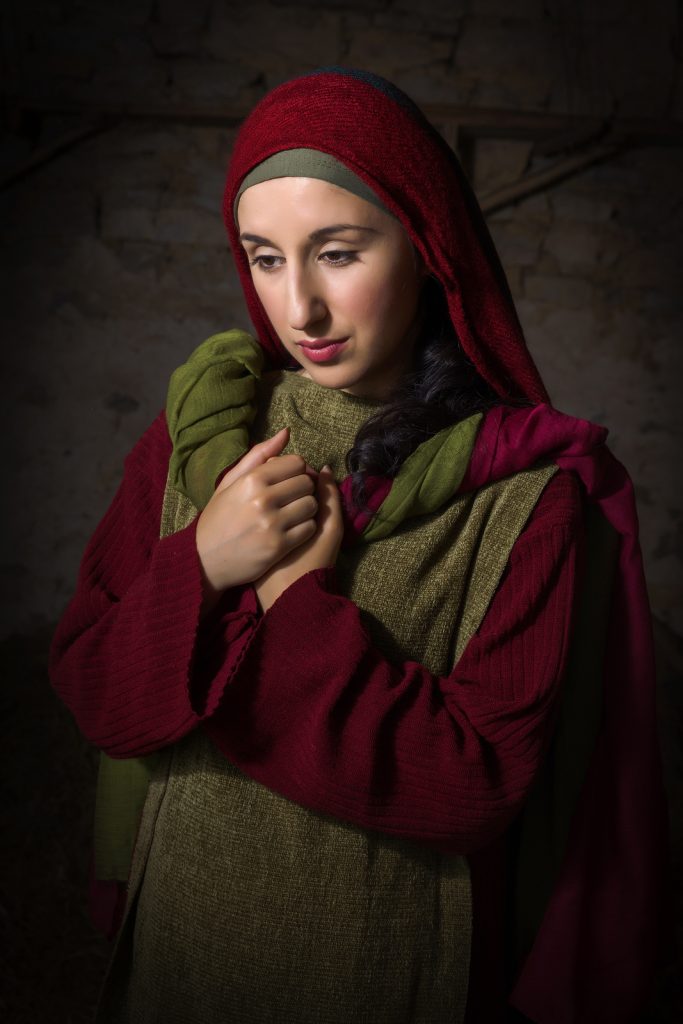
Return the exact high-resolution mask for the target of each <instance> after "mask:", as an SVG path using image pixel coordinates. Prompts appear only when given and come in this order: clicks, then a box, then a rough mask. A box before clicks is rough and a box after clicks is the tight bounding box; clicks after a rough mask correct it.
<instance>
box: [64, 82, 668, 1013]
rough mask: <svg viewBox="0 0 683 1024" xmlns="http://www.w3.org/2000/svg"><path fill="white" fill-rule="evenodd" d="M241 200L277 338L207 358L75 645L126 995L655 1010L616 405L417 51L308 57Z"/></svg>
mask: <svg viewBox="0 0 683 1024" xmlns="http://www.w3.org/2000/svg"><path fill="white" fill-rule="evenodd" d="M223 215H224V219H225V223H226V228H227V231H228V235H229V238H230V243H231V247H232V250H233V254H234V257H235V260H236V263H237V268H238V271H239V274H240V277H241V281H242V285H243V288H244V293H245V297H246V300H247V304H248V308H249V312H250V315H251V317H252V321H253V324H254V327H255V330H256V333H257V340H256V339H254V338H252V337H251V336H250V335H247V334H246V333H245V332H243V331H240V330H231V331H227V332H225V333H224V334H219V335H215V336H212V337H211V338H209V339H207V341H206V342H204V343H203V344H202V345H200V346H199V348H198V349H197V350H196V352H195V353H193V355H192V356H191V357H190V359H189V360H188V362H187V363H186V364H185V365H184V366H182V367H180V368H179V369H178V370H177V371H176V373H175V374H174V375H173V378H172V380H171V384H170V387H169V396H168V402H167V406H166V410H165V413H164V414H161V415H160V416H159V417H158V418H157V420H156V421H155V423H154V424H153V425H152V426H151V427H150V429H149V430H148V431H147V432H146V434H145V435H144V436H143V438H142V439H141V440H140V441H139V442H138V444H137V445H136V447H135V449H134V450H133V451H132V452H131V454H130V455H129V457H128V459H127V463H126V471H125V476H124V480H123V483H122V485H121V487H120V489H119V492H118V493H117V495H116V497H115V499H114V501H113V503H112V506H111V507H110V509H109V511H108V513H107V515H106V516H105V518H104V520H103V521H102V523H101V524H100V526H99V527H98V530H97V532H96V534H95V535H94V537H93V538H92V540H91V542H90V545H89V547H88V550H87V551H86V554H85V556H84V561H83V565H82V567H81V573H80V576H79V584H78V591H77V593H76V595H75V597H74V599H73V600H72V602H71V604H70V606H69V608H68V609H67V612H66V614H65V616H64V619H63V620H62V622H61V623H60V626H59V629H58V631H57V634H56V636H55V640H54V643H53V649H52V662H51V674H52V679H53V682H54V685H55V687H56V688H57V690H58V691H59V693H60V694H61V696H62V697H63V699H64V700H65V701H66V703H67V704H68V705H69V707H70V708H71V709H72V711H73V713H74V715H75V716H76V718H77V720H78V722H79V725H80V727H81V728H82V730H83V732H84V734H85V735H86V736H87V737H88V738H89V739H90V740H91V741H92V742H93V743H95V744H96V745H98V746H99V747H100V748H101V749H102V750H103V751H104V753H105V755H109V756H108V757H103V767H102V772H101V777H100V786H99V792H98V840H97V846H96V859H97V862H98V863H97V868H98V877H99V878H110V879H112V878H114V879H115V878H117V877H120V878H123V879H127V883H128V884H127V900H126V909H125V915H124V919H123V924H122V926H121V929H120V932H119V936H118V940H117V945H116V948H115V951H114V954H113V957H112V962H111V965H110V970H109V974H108V977H107V981H106V983H105V986H104V990H103V994H102V999H101V1004H100V1008H99V1017H98V1019H99V1020H102V1021H123V1020H133V1021H143V1020H144V1021H147V1020H149V1021H155V1020H161V1019H164V1020H169V1021H173V1020H177V1021H187V1020H201V1021H202V1022H211V1021H221V1022H222V1021H226V1020H235V1021H240V1022H246V1021H258V1022H261V1021H283V1022H290V1021H291V1022H294V1021H296V1022H297V1024H303V1022H309V1021H310V1022H313V1021H315V1022H322V1021H329V1022H335V1024H336V1022H340V1024H341V1022H347V1021H368V1022H370V1021H371V1022H373V1024H379V1022H387V1024H389V1022H391V1024H393V1022H395V1021H399V1020H401V1021H402V1020H405V1021H410V1022H426V1021H430V1022H441V1021H449V1022H452V1021H467V1022H472V1021H485V1022H492V1021H503V1020H512V1019H517V1020H520V1019H522V1020H523V1019H530V1020H532V1021H538V1022H540V1024H546V1022H547V1024H556V1022H558V1021H568V1022H569V1021H576V1022H578V1021H581V1022H582V1024H585V1022H592V1021H596V1022H597V1021H601V1022H602V1021H605V1020H611V1021H629V1020H634V1019H637V1013H638V1012H639V1010H640V1009H641V1008H642V1006H643V1005H644V1004H645V1002H646V1001H647V998H648V995H649V989H650V986H651V982H652V977H653V973H654V969H655V966H656V957H657V947H658V940H659V939H660V935H661V931H662V920H663V915H662V907H663V902H664V895H665V893H664V887H665V882H664V876H665V868H666V842H667V836H666V830H667V822H666V811H665V807H664V801H663V789H662V784H661V778H660V767H659V752H658V747H657V737H656V731H655V719H654V676H653V670H652V649H651V636H650V632H649V617H648V616H649V613H648V608H647V600H646V596H645V588H644V581H643V577H642V564H641V559H640V553H639V548H638V543H637V528H636V519H635V507H634V505H633V497H632V488H631V485H630V481H629V480H628V477H627V476H626V474H625V471H624V470H623V467H621V466H620V464H619V463H618V462H617V461H616V460H615V459H614V458H613V457H612V456H611V454H610V453H609V451H608V450H607V448H606V446H605V443H604V442H605V437H606V431H605V430H604V429H603V428H600V427H596V426H595V425H593V424H590V423H587V422H586V421H582V420H576V419H573V418H571V417H568V416H565V415H563V414H561V413H559V412H557V411H556V410H554V409H552V408H551V407H550V405H549V403H548V396H547V394H546V391H545V389H544V386H543V383H542V381H541V379H540V376H539V374H538V371H537V369H536V367H535V366H534V364H533V361H532V359H531V357H530V355H529V353H528V351H527V349H526V346H525V344H524V339H523V336H522V332H521V329H520V326H519V322H518V320H517V317H516V315H515V311H514V307H513V304H512V300H511V298H510V294H509V290H508V288H507V285H506V282H505V277H504V274H503V272H502V269H501V267H500V264H499V262H498V259H497V257H496V254H495V251H494V248H493V245H492V243H491V240H490V237H489V235H488V232H487V230H486V227H485V224H484V222H483V219H482V216H481V213H480V211H479V208H478V206H477V204H476V201H475V199H474V197H473V195H472V193H471V191H470V189H469V186H468V184H467V182H466V180H465V179H464V177H463V175H462V172H461V171H460V168H459V166H458V164H457V161H456V159H455V157H454V156H453V154H452V153H451V152H450V150H449V149H448V147H447V146H446V145H445V143H443V141H442V140H441V138H440V136H439V135H438V133H437V132H436V131H435V130H434V129H433V128H432V127H431V126H430V125H429V123H428V122H427V121H426V120H425V118H424V116H423V115H422V114H421V113H420V111H419V110H418V109H417V108H416V107H415V105H414V104H413V103H412V101H410V100H409V98H408V97H407V96H406V95H405V94H404V93H402V92H401V91H400V90H398V89H397V88H396V87H395V86H393V85H392V84H391V83H389V82H387V81H386V80H384V79H381V78H379V77H378V76H375V75H372V74H369V73H367V72H364V71H359V70H355V69H347V68H336V67H335V68H322V69H318V70H317V71H315V72H312V73H311V74H307V75H303V76H300V77H298V78H296V79H293V80H292V81H289V82H286V83H284V84H283V85H281V86H279V87H278V88H276V89H274V90H273V91H272V92H271V93H270V94H268V95H267V96H266V97H265V98H264V99H263V100H262V101H261V102H260V103H259V104H258V105H257V107H256V108H255V109H254V110H253V111H252V113H251V114H250V116H249V117H248V118H247V120H246V121H245V122H244V124H243V125H242V128H241V130H240V132H239V135H238V138H237V140H236V143H235V146H234V149H233V153H232V156H231V161H230V167H229V171H228V177H227V182H226V188H225V195H224V202H223ZM617 686H618V687H619V689H618V692H617V690H616V687H617ZM617 698H618V699H617ZM150 755H151V756H150ZM148 773H149V774H150V776H151V781H150V784H149V788H147V774H148ZM143 800H144V810H143V812H142V816H141V819H140V821H139V824H138V811H137V807H138V803H136V801H138V802H139V803H140V804H141V803H142V801H143ZM133 839H134V840H135V842H134V850H133V858H132V866H130V865H129V857H130V850H131V847H132V846H133Z"/></svg>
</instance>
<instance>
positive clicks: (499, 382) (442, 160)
mask: <svg viewBox="0 0 683 1024" xmlns="http://www.w3.org/2000/svg"><path fill="white" fill-rule="evenodd" d="M294 148H313V149H317V150H320V151H322V152H325V153H329V154H331V155H332V156H334V157H335V158H336V159H337V160H339V161H341V162H342V163H343V164H345V165H346V166H347V167H349V168H350V169H351V170H352V171H353V172H354V173H355V174H356V175H357V176H358V177H359V178H361V179H362V180H363V181H364V182H366V183H367V184H368V185H369V186H370V188H372V189H373V191H374V192H375V193H376V195H377V196H378V197H379V199H380V200H381V201H382V203H384V205H385V206H386V207H387V208H388V209H389V210H390V211H391V212H392V213H393V214H394V215H395V216H396V217H397V218H398V219H399V220H400V221H401V223H402V224H403V226H404V228H405V230H406V231H407V233H408V235H409V237H410V238H411V240H412V242H413V244H414V245H415V247H416V248H417V249H418V250H419V252H420V253H421V255H422V257H423V259H424V260H425V263H426V265H427V267H428V269H429V271H430V272H431V273H432V274H433V275H434V276H435V277H436V278H437V279H438V280H439V281H440V282H441V284H442V286H443V288H444V291H445V294H446V297H447V300H448V308H449V311H450V316H451V320H452V322H453V326H454V328H455V330H456V333H457V335H458V338H459V340H460V343H461V345H462V348H463V349H464V351H465V353H466V354H467V356H468V357H469V359H470V360H471V361H472V363H473V364H474V365H475V367H476V368H477V370H478V371H479V373H480V374H481V376H482V377H483V378H484V379H485V380H486V381H487V382H488V383H489V384H490V385H492V387H493V388H494V390H495V391H496V392H497V394H498V395H499V396H500V398H501V400H502V403H503V404H502V405H501V406H499V407H498V408H496V409H493V410H491V411H490V412H489V413H488V414H487V416H486V417H485V421H484V424H483V427H482V429H481V430H480V433H479V435H478V438H477V443H476V444H475V448H474V451H473V452H472V456H471V460H470V465H469V469H468V473H467V477H466V479H465V481H464V482H463V484H462V486H461V490H467V489H470V488H475V487H481V486H485V485H486V484H487V483H490V482H491V481H492V480H496V479H500V478H501V477H504V476H506V475H509V474H510V473H514V472H518V471H520V470H523V469H527V468H529V467H530V466H532V465H535V464H538V463H539V462H547V461H554V462H556V463H557V464H558V465H559V466H560V467H561V468H563V469H567V470H570V471H572V472H574V473H576V475H577V476H578V477H579V479H580V480H581V482H582V485H583V492H584V495H585V497H586V500H587V501H589V502H591V503H592V504H593V506H594V507H596V508H598V509H599V510H600V513H601V514H602V516H603V517H604V518H605V519H606V520H607V522H609V523H610V524H611V526H612V528H613V529H614V530H615V531H616V533H617V534H618V535H619V551H618V559H617V565H616V568H615V574H614V580H613V583H612V600H611V604H610V613H609V628H608V635H607V638H606V648H605V653H604V659H603V663H602V680H603V686H604V716H603V722H602V726H601V731H600V734H599V737H598V741H597V743H596V747H595V750H594V753H593V756H592V761H591V764H590V767H589V770H588V775H587V780H586V783H585V785H584V786H583V789H582V792H581V798H580V800H579V803H578V806H577V808H576V811H575V814H574V817H573V819H572V829H571V832H570V836H569V841H568V846H567V851H566V856H565V858H564V861H563V864H562V870H561V872H560V874H559V877H558V878H557V880H556V885H555V888H554V890H553V892H552V896H551V898H550V899H549V901H548V905H547V908H546V911H545V915H544V917H543V921H542V924H541V927H540V929H539V931H538V934H537V937H536V941H535V943H534V945H533V948H532V950H531V952H530V954H529V955H528V957H527V958H526V960H525V962H524V964H523V967H522V970H521V972H520V973H519V975H518V977H517V978H516V982H515V986H514V989H513V992H512V993H511V996H510V1001H511V1002H512V1005H514V1006H516V1007H517V1008H518V1009H520V1010H521V1011H522V1012H524V1013H525V1014H526V1015H527V1016H528V1017H530V1018H531V1019H533V1020H535V1021H539V1022H541V1024H577V1022H578V1021H581V1024H603V1022H605V1021H608V1020H610V1021H612V1020H613V1021H619V1022H620V1024H622V1022H625V1021H628V1020H632V1019H633V1020H635V1019H636V1016H635V1015H637V1014H638V1013H639V1011H640V1010H641V1008H642V1006H643V1005H644V1001H645V1000H646V999H647V996H648V992H649V988H650V986H651V983H652V978H653V973H654V970H655V967H656V962H657V956H658V952H659V949H658V947H660V946H666V945H667V944H671V943H672V942H673V932H672V927H671V921H670V919H669V920H665V918H666V914H665V903H666V900H667V886H668V884H669V881H670V874H669V861H668V820H667V811H666V804H665V795H664V789H663V784H662V777H661V760H660V754H659V747H658V738H657V723H656V715H655V674H654V656H653V642H652V629H651V620H650V613H649V606H648V600H647V590H646V586H645V579H644V575H643V567H642V557H641V552H640V546H639V542H638V521H637V513H636V507H635V501H634V497H633V486H632V483H631V481H630V479H629V477H628V474H627V472H626V470H625V469H624V467H623V466H622V465H621V463H619V462H618V461H617V460H616V459H615V458H614V456H613V455H612V453H611V452H610V451H609V449H608V448H607V445H606V443H605V441H606V437H607V431H606V430H605V428H603V427H599V426H597V425H595V424H591V423H588V422H587V421H585V420H578V419H575V418H573V417H570V416H566V415H565V414H563V413H561V412H558V411H557V410H555V409H553V408H551V407H550V405H549V399H548V396H547V393H546V390H545V387H544V385H543V382H542V380H541V378H540V375H539V373H538V370H537V369H536V366H535V365H534V362H533V360H532V358H531V356H530V354H529V352H528V350H527V347H526V344H525V341H524V337H523V334H522V330H521V327H520V324H519V321H518V319H517V315H516V313H515V309H514V304H513V302H512V299H511V296H510V291H509V288H508V285H507V282H506V279H505V275H504V273H503V270H502V268H501V265H500V262H499V260H498V257H497V255H496V252H495V248H494V246H493V243H492V241H491V238H490V235H489V233H488V230H487V228H486V224H485V222H484V219H483V216H482V213H481V210H480V209H479V206H478V204H477V201H476V199H475V197H474V195H473V193H472V191H471V189H470V187H469V185H468V182H467V180H466V178H465V176H464V174H463V172H462V169H461V168H460V165H459V164H458V161H457V159H456V158H455V156H454V154H453V153H452V152H451V150H450V148H449V147H448V146H447V144H446V143H445V142H444V140H443V139H442V138H441V136H440V135H439V134H438V133H437V132H436V130H435V129H434V128H433V127H432V126H431V125H430V124H429V122H428V121H427V120H426V118H425V117H424V115H423V114H422V113H421V111H420V110H419V109H418V108H417V107H416V106H415V104H414V103H413V102H412V100H410V99H409V97H407V96H406V95H405V94H404V93H403V92H401V90H399V89H397V88H396V87H395V86H394V85H392V84H391V83H389V82H387V81H386V80H385V79H382V78H380V77H378V76H376V75H373V74H371V73H368V72H366V71H359V70H356V69H349V68H338V67H332V68H322V69H319V70H317V71H314V72H312V73H310V74H307V75H303V76H301V77H298V78H295V79H293V80H291V81H289V82H285V83H284V84H283V85H280V86H279V87H277V88H276V89H274V90H273V91H272V92H270V93H269V94H268V95H267V96H266V97H265V98H264V99H263V100H262V101H261V102H260V103H259V104H258V105H257V106H256V108H255V109H254V110H253V111H252V113H251V114H250V115H249V117H248V118H247V119H246V120H245V122H244V123H243V125H242V127H241V130H240V132H239V134H238V137H237V140H236V143H235V146H234V149H233V153H232V158H231V161H230V168H229V172H228V177H227V182H226V187H225V192H224V196H223V217H224V220H225V225H226V228H227V231H228V235H229V237H230V242H231V246H232V249H233V252H234V256H235V261H236V264H237V268H238V271H239V274H240V277H241V280H242V286H243V289H244V293H245V296H246V299H247V305H248V308H249V312H250V314H251V317H252V320H253V324H254V326H255V328H256V331H257V333H258V336H259V340H260V342H261V345H262V346H263V348H264V349H265V350H266V352H267V354H268V355H269V357H270V358H271V361H272V362H273V363H274V365H275V366H278V365H283V364H284V363H285V362H286V360H287V353H286V351H285V349H284V348H283V346H282V345H281V343H280V341H279V339H278V337H277V335H276V333H275V331H274V330H273V327H272V325H271V324H270V322H269V320H268V318H267V316H266V314H265V312H264V310H263V307H262V305H261V303H260V301H259V299H258V297H257V295H256V291H255V289H254V287H253V284H252V280H251V274H250V270H249V265H248V261H247V257H246V254H245V252H244V250H243V249H242V246H241V245H240V243H239V239H238V233H237V228H236V225H235V223H234V220H233V204H234V200H235V197H236V195H237V192H238V190H239V188H240V185H241V183H242V181H243V179H244V178H245V176H246V175H247V174H248V173H249V172H250V171H251V170H252V169H253V168H254V167H255V166H256V165H257V164H259V163H260V162H261V161H263V160H265V159H266V158H267V157H269V156H271V155H272V154H274V153H276V152H279V151H280V150H283V149H294ZM519 399H525V400H527V401H528V402H531V403H533V406H532V407H531V408H526V409H517V410H514V409H510V408H509V407H506V405H505V403H509V404H514V402H515V401H516V400H519ZM390 486H391V481H388V480H387V481H384V482H383V483H382V481H380V484H379V487H380V492H379V493H380V498H381V496H382V495H383V494H384V493H385V492H386V490H387V489H388V488H389V487H390ZM382 487H384V490H381V488H382ZM373 507H374V506H373Z"/></svg>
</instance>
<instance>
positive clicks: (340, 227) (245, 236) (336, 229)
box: [240, 224, 381, 246]
mask: <svg viewBox="0 0 683 1024" xmlns="http://www.w3.org/2000/svg"><path fill="white" fill-rule="evenodd" d="M344 231H365V232H367V233H368V234H372V235H379V234H381V232H380V231H377V229H376V228H369V227H366V226H365V225H363V224H330V225H329V226H328V227H326V228H318V229H317V230H316V231H311V233H310V235H309V236H308V237H309V238H310V240H311V241H312V242H320V241H321V240H322V239H323V238H328V237H329V236H330V235H339V234H341V233H342V232H344ZM240 242H257V243H258V244H259V245H273V246H274V245H275V242H271V240H270V239H269V238H263V237H262V236H261V235H251V234H249V233H248V232H246V231H244V232H243V233H242V234H241V235H240Z"/></svg>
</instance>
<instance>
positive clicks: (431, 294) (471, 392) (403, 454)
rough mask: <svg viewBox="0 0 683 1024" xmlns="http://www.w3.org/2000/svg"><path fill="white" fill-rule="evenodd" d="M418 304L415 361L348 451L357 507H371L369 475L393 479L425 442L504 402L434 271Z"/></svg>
mask: <svg viewBox="0 0 683 1024" xmlns="http://www.w3.org/2000/svg"><path fill="white" fill-rule="evenodd" d="M420 303H421V318H422V323H421V329H420V334H419V336H418V340H417V343H416V346H415V353H414V359H413V365H412V367H411V369H410V371H409V372H408V373H407V374H405V375H404V376H403V378H402V379H401V381H400V382H399V384H398V385H397V387H396V388H395V389H394V391H393V392H392V394H391V396H390V398H389V399H388V401H387V404H386V405H384V406H383V407H382V408H381V409H380V410H379V411H378V412H376V413H374V414H373V415H372V416H370V417H369V419H367V420H366V421H365V423H364V424H363V425H362V427H361V428H360V430H359V431H358V433H357V434H356V438H355V441H354V445H353V447H352V448H351V449H350V450H349V451H348V452H347V455H346V468H347V470H348V472H349V473H350V474H351V476H352V484H351V488H352V495H353V500H354V503H355V504H356V506H357V507H359V508H365V509H367V494H366V490H365V473H369V474H376V475H378V476H388V477H392V478H393V477H395V476H396V474H397V473H398V471H399V469H400V468H401V466H402V465H403V463H404V462H405V460H406V459H407V458H408V456H409V455H410V454H411V453H412V452H413V451H414V450H415V449H416V448H417V447H418V445H419V444H421V443H422V442H423V441H426V440H427V439H428V438H430V437H433V435H434V434H436V433H438V432H439V431H440V430H443V429H444V427H447V426H450V425H451V424H454V423H458V422H459V421H460V420H463V419H466V418H467V417H468V416H472V415H473V414H474V413H476V412H480V411H485V410H486V409H490V408H492V407H493V406H495V405H500V404H501V399H500V397H499V396H498V394H497V393H496V392H495V391H494V390H493V388H492V387H491V386H490V385H489V384H487V383H486V381H485V380H484V379H483V377H481V375H480V374H479V373H478V372H477V370H476V369H475V367H474V365H473V364H472V362H471V361H470V360H469V359H468V357H467V356H466V354H465V352H464V351H463V349H462V347H461V345H460V342H459V340H458V336H457V334H456V331H455V328H454V327H453V323H452V321H451V318H450V314H449V312H448V304H447V302H446V296H445V293H444V290H443V288H442V286H441V284H440V283H439V281H438V280H437V279H436V278H435V277H433V276H432V275H429V276H428V277H427V278H426V279H425V281H424V283H423V286H422V292H421V294H420ZM524 404H526V403H524Z"/></svg>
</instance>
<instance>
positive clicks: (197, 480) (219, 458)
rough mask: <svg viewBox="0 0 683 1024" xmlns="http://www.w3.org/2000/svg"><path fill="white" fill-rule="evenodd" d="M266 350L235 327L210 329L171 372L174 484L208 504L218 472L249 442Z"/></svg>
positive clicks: (169, 419)
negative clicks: (208, 335)
mask: <svg viewBox="0 0 683 1024" xmlns="http://www.w3.org/2000/svg"><path fill="white" fill-rule="evenodd" d="M262 369H263V351H262V349H261V346H260V345H259V344H258V342H257V341H256V339H255V338H253V337H252V335H251V334H247V332H246V331H241V330H239V329H237V328H235V329H234V330H230V331H223V332H221V333H220V334H212V335H211V337H210V338H207V339H206V341H203V342H202V344H201V345H199V346H198V347H197V348H196V349H195V351H194V352H193V353H192V355H191V356H190V358H189V359H188V360H187V362H185V363H183V365H182V366H179V367H178V369H177V370H175V371H174V373H173V374H172V376H171V380H170V383H169V386H168V398H167V401H166V420H167V423H168V432H169V434H170V436H171V438H172V439H173V454H172V456H171V466H170V468H171V480H172V482H173V486H174V487H175V488H176V489H177V490H179V491H180V492H181V493H182V494H186V495H187V496H188V497H189V498H191V499H192V501H193V503H194V504H195V505H196V506H197V508H204V506H205V505H206V503H207V502H208V500H209V498H210V497H211V495H212V494H213V490H214V485H215V482H216V477H217V476H218V474H219V473H220V471H221V470H223V469H225V468H226V466H229V465H231V464H232V463H233V462H236V461H237V459H239V458H241V456H242V455H244V453H245V452H246V451H247V449H248V447H249V425H250V424H251V423H252V422H253V419H254V416H255V413H256V407H255V404H254V396H255V390H256V381H257V380H258V379H259V378H260V376H261V372H262Z"/></svg>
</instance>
